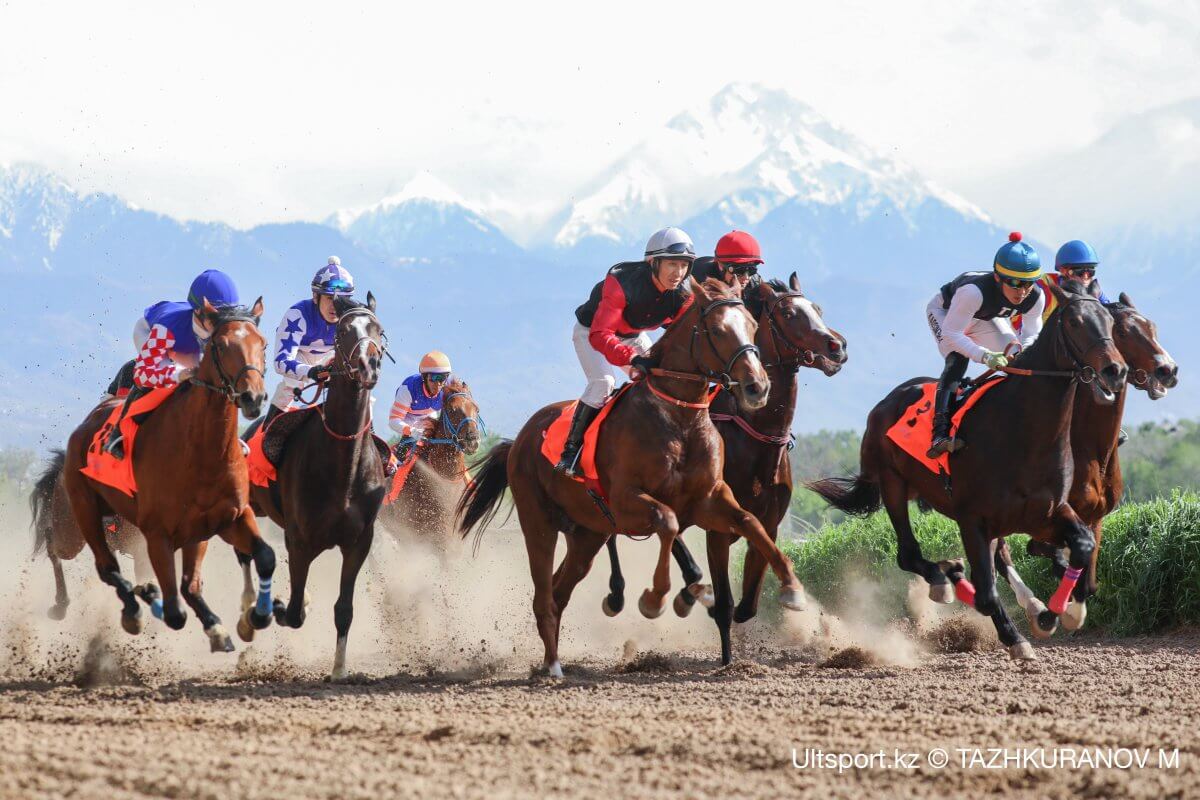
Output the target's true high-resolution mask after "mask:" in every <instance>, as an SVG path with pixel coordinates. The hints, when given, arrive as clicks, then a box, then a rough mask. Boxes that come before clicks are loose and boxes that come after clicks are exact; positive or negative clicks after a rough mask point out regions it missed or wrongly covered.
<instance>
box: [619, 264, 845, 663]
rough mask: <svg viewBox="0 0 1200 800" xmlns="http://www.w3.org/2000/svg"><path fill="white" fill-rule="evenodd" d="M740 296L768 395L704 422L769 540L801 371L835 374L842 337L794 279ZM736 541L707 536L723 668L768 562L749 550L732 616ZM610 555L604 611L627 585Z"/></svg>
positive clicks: (679, 600)
mask: <svg viewBox="0 0 1200 800" xmlns="http://www.w3.org/2000/svg"><path fill="white" fill-rule="evenodd" d="M743 297H744V298H745V300H746V306H747V308H749V309H750V312H751V313H752V314H754V316H755V317H756V318H757V319H758V331H757V333H756V334H755V338H754V341H755V344H757V345H758V348H759V351H760V352H761V353H762V357H763V361H764V363H763V366H764V368H765V369H766V371H767V377H768V378H769V379H770V381H771V391H770V393H769V395H768V396H767V404H766V405H765V406H764V407H763V408H761V409H759V410H757V411H748V412H744V411H741V410H740V409H739V408H738V406H737V403H736V402H735V401H734V399H733V398H732V397H731V396H729V395H728V394H726V393H722V394H719V395H717V397H716V398H714V400H713V404H712V406H711V407H710V408H709V416H710V417H711V418H712V419H713V420H714V421H716V422H718V423H719V424H718V425H717V430H718V431H719V432H720V434H721V439H722V440H723V442H724V444H725V472H724V478H725V483H727V484H729V487H730V488H731V489H732V490H733V496H734V497H735V498H736V499H737V501H738V503H739V504H740V505H741V506H742V508H744V509H746V510H747V511H749V512H750V513H752V514H754V516H755V517H756V518H757V519H758V521H759V522H761V523H762V525H763V528H764V529H766V532H767V536H769V537H770V538H771V541H775V539H776V537H777V536H778V533H779V524H780V522H782V521H783V518H784V516H785V515H786V514H787V512H788V506H789V504H790V503H791V499H792V468H791V463H790V461H789V460H788V458H787V451H788V449H790V447H789V446H790V442H791V434H790V432H791V427H792V417H793V415H794V414H795V411H796V389H797V384H798V383H799V380H798V374H799V370H800V368H801V367H809V368H813V369H819V370H821V371H822V372H823V373H825V375H827V376H833V375H836V374H837V373H838V372H839V371H841V368H842V366H843V365H844V364H845V363H846V358H847V355H848V354H847V351H846V339H845V337H844V336H842V335H841V334H840V333H838V332H837V331H835V330H833V329H832V328H829V327H828V326H827V325H826V324H825V321H824V319H823V318H822V312H821V308H820V306H818V305H816V304H815V303H813V302H812V301H811V300H810V299H808V298H807V297H806V296H805V295H804V293H803V292H802V291H801V290H800V280H799V278H797V277H796V273H794V272H793V273H792V275H791V277H790V278H789V280H788V284H787V285H786V286H785V285H784V284H783V283H782V282H780V281H765V282H763V283H760V284H758V285H756V286H754V287H751V288H750V289H749V290H747V291H746V292H745V293H744V295H743ZM735 540H736V537H735V536H734V535H732V534H730V533H727V532H723V531H709V533H708V563H709V569H710V570H712V574H713V590H714V595H713V606H714V607H713V609H712V610H711V611H710V612H709V614H710V615H711V616H712V617H713V619H714V620H715V621H716V623H717V628H718V630H719V632H720V635H721V663H722V664H728V663H729V662H730V661H731V660H732V657H733V654H732V651H731V648H730V641H729V630H730V625H731V623H732V622H733V621H737V622H746V621H747V620H749V619H751V618H752V617H753V616H754V615H755V614H756V613H757V612H758V596H759V592H760V590H761V588H762V581H763V577H764V575H765V574H766V569H767V562H766V560H765V559H764V558H763V557H762V556H761V555H760V554H759V552H758V551H757V550H753V549H752V550H750V551H749V552H747V554H746V560H745V564H744V567H743V577H742V599H741V602H739V603H738V606H737V610H736V611H735V610H734V605H733V590H732V588H731V587H730V583H729V567H728V565H729V548H730V546H731V545H732V544H733V542H734V541H735ZM675 544H676V552H675V555H676V561H678V562H679V566H680V569H681V570H682V571H683V574H684V578H685V580H686V579H688V578H689V577H690V576H694V577H692V579H691V580H690V581H689V583H691V584H694V583H695V582H696V581H698V580H699V579H700V577H701V576H700V572H699V567H694V566H692V565H694V564H695V561H694V559H692V556H691V554H690V553H689V552H688V550H687V547H686V546H685V545H684V544H683V540H682V539H677V540H676V543H675ZM680 550H682V553H681V552H679V551H680ZM608 552H609V558H610V561H611V564H612V570H613V578H612V579H610V582H609V586H610V587H611V588H612V590H613V591H612V592H610V594H609V595H608V596H607V597H605V598H604V600H605V603H604V608H605V612H606V613H608V612H609V610H610V609H614V608H616V609H619V608H620V607H621V606H623V605H624V598H622V597H620V589H622V588H624V585H625V581H624V579H623V578H621V567H620V563H619V561H618V560H617V553H616V539H615V537H614V538H612V539H609V540H608ZM614 597H615V599H614ZM696 599H697V598H696V596H695V594H694V593H693V592H689V591H688V587H685V588H684V589H681V590H680V592H679V594H677V595H676V596H675V603H674V608H675V613H676V614H678V615H679V616H681V617H683V616H687V615H688V614H689V613H690V612H691V609H692V607H693V606H694V605H695V602H696Z"/></svg>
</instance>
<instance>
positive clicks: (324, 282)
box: [312, 256, 354, 297]
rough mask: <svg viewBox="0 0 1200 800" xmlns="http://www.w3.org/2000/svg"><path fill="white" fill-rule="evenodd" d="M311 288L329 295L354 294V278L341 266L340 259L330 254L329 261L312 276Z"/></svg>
mask: <svg viewBox="0 0 1200 800" xmlns="http://www.w3.org/2000/svg"><path fill="white" fill-rule="evenodd" d="M312 290H313V291H314V292H316V293H317V294H327V295H329V296H330V297H349V296H350V295H352V294H354V278H353V276H351V275H350V273H349V272H347V271H346V270H345V269H344V268H343V267H342V260H341V259H340V258H338V257H337V256H330V257H329V263H327V264H326V265H325V266H324V267H322V268H321V271H320V272H318V273H317V274H316V275H315V276H313V280H312Z"/></svg>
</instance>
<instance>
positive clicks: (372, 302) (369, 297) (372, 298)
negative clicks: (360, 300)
mask: <svg viewBox="0 0 1200 800" xmlns="http://www.w3.org/2000/svg"><path fill="white" fill-rule="evenodd" d="M367 308H369V309H370V310H371V313H372V314H374V313H375V295H373V294H371V292H370V291H369V290H368V291H367Z"/></svg>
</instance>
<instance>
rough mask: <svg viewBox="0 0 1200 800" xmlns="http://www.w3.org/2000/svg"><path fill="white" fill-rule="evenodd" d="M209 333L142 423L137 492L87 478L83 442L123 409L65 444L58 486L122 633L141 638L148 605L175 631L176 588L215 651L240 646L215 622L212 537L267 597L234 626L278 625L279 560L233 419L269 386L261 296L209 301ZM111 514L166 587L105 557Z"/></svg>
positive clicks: (95, 417) (101, 412)
mask: <svg viewBox="0 0 1200 800" xmlns="http://www.w3.org/2000/svg"><path fill="white" fill-rule="evenodd" d="M202 313H203V315H204V317H205V320H206V321H207V322H208V323H209V324H211V325H212V327H213V334H212V337H211V338H210V339H209V340H208V343H207V344H206V345H205V347H204V355H203V358H202V359H201V361H200V365H199V367H198V368H197V370H196V373H195V375H194V376H193V377H192V378H191V379H190V380H189V381H188V382H186V383H184V384H182V385H180V386H179V387H178V388H177V389H176V390H175V392H174V393H173V394H172V395H171V396H170V397H168V398H167V399H166V400H165V401H163V403H162V405H161V406H159V407H158V408H157V409H155V411H154V412H153V413H152V414H150V415H149V417H148V418H147V419H146V420H145V421H144V422H143V423H142V425H141V428H140V429H139V431H138V436H137V447H136V449H135V450H134V452H133V454H132V458H133V472H134V476H135V478H136V481H137V487H138V490H137V495H136V496H134V497H129V496H128V495H126V494H124V493H122V492H121V491H119V490H117V489H114V488H111V487H109V486H105V485H103V484H100V483H98V482H96V481H94V480H93V479H92V478H90V477H88V476H86V475H84V474H83V473H82V472H80V469H81V468H82V467H83V466H84V465H85V463H86V461H87V451H88V446H89V445H90V444H91V442H92V439H93V438H94V436H95V435H96V432H97V431H98V430H99V429H100V428H101V427H102V426H103V425H104V423H105V422H106V421H107V419H108V416H109V413H110V412H111V411H112V409H113V407H114V406H115V404H116V401H109V402H105V403H102V404H100V405H99V406H98V407H97V408H96V409H95V410H94V411H92V413H91V414H89V415H88V417H87V419H86V420H84V422H83V424H82V425H80V426H79V427H78V428H76V429H75V431H74V432H73V433H72V434H71V437H70V439H69V440H68V443H67V454H66V461H65V464H64V468H63V482H64V485H65V487H66V490H67V496H68V498H69V499H70V504H71V512H72V514H73V516H74V517H75V523H76V525H77V526H78V528H79V530H80V531H81V532H82V534H83V537H84V539H85V540H86V541H87V543H88V546H89V547H90V548H91V550H92V554H93V555H94V556H95V558H96V570H97V572H99V574H100V579H101V580H102V581H104V582H105V583H107V584H109V585H110V586H112V587H114V588H115V589H116V592H117V596H118V597H119V598H120V599H121V602H122V604H123V611H122V614H121V625H122V627H124V628H125V630H126V631H128V632H129V633H139V632H141V630H142V628H143V626H144V621H143V618H142V616H141V610H140V608H139V607H138V602H137V598H138V597H141V598H142V599H143V600H145V601H146V602H147V603H148V604H149V605H150V608H151V611H152V612H153V613H154V614H155V616H158V615H160V614H161V615H162V619H163V621H164V622H165V623H166V624H167V626H168V627H170V628H172V629H174V630H179V629H180V628H182V627H183V626H184V624H185V623H186V622H187V612H186V611H184V610H183V608H182V607H181V606H180V604H179V592H182V593H183V596H184V599H186V600H187V602H188V605H190V606H191V607H192V610H193V611H195V612H196V616H197V618H198V619H199V620H200V622H201V624H202V625H203V626H204V631H205V633H206V634H207V635H208V637H209V642H210V644H211V646H212V649H213V650H214V651H217V650H224V651H226V652H228V651H231V650H233V642H232V640H231V639H230V638H229V635H228V634H227V633H226V632H225V629H224V627H223V626H222V625H221V621H220V619H219V618H218V617H217V615H216V614H214V613H213V612H212V609H210V608H209V607H208V604H207V603H206V602H205V601H204V598H203V596H202V595H201V578H200V565H201V563H202V561H203V559H204V552H205V550H206V549H207V547H208V540H209V539H210V538H211V537H213V536H220V537H221V538H222V539H224V540H225V541H227V542H229V543H230V544H231V545H233V547H234V548H235V549H236V550H238V551H239V552H242V553H248V554H249V555H251V556H252V557H253V559H254V563H255V566H256V567H257V570H258V574H259V580H260V583H261V585H262V587H263V594H260V596H259V602H258V604H257V606H256V607H254V608H250V609H249V610H248V611H247V612H246V614H245V615H243V617H242V618H241V619H240V620H239V622H238V627H239V629H240V628H241V627H243V626H244V625H249V626H252V627H255V628H263V627H266V626H267V625H269V624H270V622H271V615H270V609H271V596H270V586H271V576H272V574H273V573H274V571H275V553H274V551H272V550H271V547H270V546H269V545H268V544H267V543H266V542H264V541H263V539H262V537H261V536H260V535H259V532H258V524H257V522H255V519H254V513H253V512H252V511H251V510H250V506H249V480H248V477H247V472H246V459H245V457H244V456H243V455H242V448H241V445H240V443H239V442H238V436H237V413H238V409H239V408H240V409H241V411H242V413H243V414H244V415H245V416H246V417H247V418H251V419H252V418H254V417H256V416H258V413H259V410H260V409H261V408H262V404H263V403H264V402H265V401H266V398H267V393H266V389H265V388H264V383H263V369H264V366H265V365H264V353H265V351H266V341H265V340H264V339H263V337H262V334H260V333H259V331H258V321H259V318H260V317H261V316H262V298H259V299H258V301H257V302H256V303H255V304H254V306H253V308H245V307H240V306H239V307H226V308H221V309H217V308H214V307H213V306H212V305H211V304H209V303H208V302H207V301H206V302H205V304H204V308H203V311H202ZM113 514H116V515H117V516H119V517H121V518H122V519H125V520H130V521H131V522H132V523H133V524H134V525H136V526H137V528H138V529H139V530H141V531H142V533H143V535H144V536H145V538H146V549H147V552H148V554H149V556H150V564H151V566H152V567H153V568H154V574H155V576H156V577H157V578H158V585H159V586H161V587H162V589H161V591H162V598H161V603H160V602H159V597H158V593H159V589H158V587H157V586H155V585H154V584H145V585H142V586H139V587H137V589H136V590H135V588H134V587H133V586H131V585H130V584H129V581H127V580H125V578H124V577H122V575H121V569H120V566H119V565H118V563H117V560H116V558H115V557H114V556H113V553H112V550H110V549H109V546H108V541H107V539H106V537H105V533H104V528H103V523H102V520H103V518H104V517H105V516H109V515H113ZM176 550H182V551H183V574H182V576H181V579H180V584H179V590H178V591H177V590H176V585H175V551H176Z"/></svg>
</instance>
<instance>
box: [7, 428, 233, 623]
mask: <svg viewBox="0 0 1200 800" xmlns="http://www.w3.org/2000/svg"><path fill="white" fill-rule="evenodd" d="M66 458H67V454H66V451H64V450H53V451H51V454H50V461H49V463H48V464H47V465H46V468H45V470H44V471H43V472H42V474H41V476H39V477H38V479H37V482H36V483H34V485H33V491H31V492H30V493H29V511H30V514H31V517H32V520H33V522H32V527H33V532H34V544H33V554H34V555H35V556H37V555H39V554H40V553H43V552H44V553H45V554H46V557H47V558H48V559H50V566H51V567H52V568H53V570H54V587H55V593H54V594H55V597H54V605H52V606H51V607H50V609H49V610H48V611H47V612H46V613H47V615H48V616H49V617H50V619H53V620H62V619H64V618H66V616H67V607H68V606H69V605H70V604H71V597H70V595H69V594H68V593H67V582H66V578H65V576H64V575H63V568H62V562H64V561H70V560H72V559H73V558H75V556H77V555H79V553H80V551H82V550H83V548H84V547H85V546H87V542H86V541H84V538H83V534H82V533H80V532H79V526H78V525H76V524H75V518H74V517H72V516H71V502H70V500H68V499H67V490H66V487H65V486H63V479H62V471H63V463H64V462H65V461H66ZM105 533H106V534H107V535H108V540H109V544H110V546H111V547H114V548H116V550H117V551H118V552H121V553H125V554H127V555H130V556H132V557H133V570H134V573H133V574H134V580H136V581H137V582H138V583H139V584H141V583H144V582H146V581H147V580H149V579H150V577H151V576H152V574H153V573H152V572H151V569H150V559H149V557H148V556H147V555H146V540H145V539H144V538H143V537H142V532H141V531H139V530H138V529H137V528H135V527H134V526H133V525H130V524H129V523H128V522H127V521H125V520H123V519H121V518H119V517H117V518H115V521H114V522H112V523H111V524H106V529H105ZM252 599H253V598H252Z"/></svg>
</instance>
